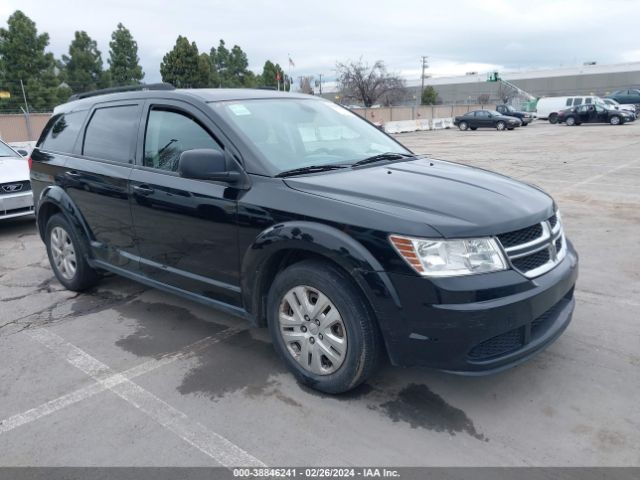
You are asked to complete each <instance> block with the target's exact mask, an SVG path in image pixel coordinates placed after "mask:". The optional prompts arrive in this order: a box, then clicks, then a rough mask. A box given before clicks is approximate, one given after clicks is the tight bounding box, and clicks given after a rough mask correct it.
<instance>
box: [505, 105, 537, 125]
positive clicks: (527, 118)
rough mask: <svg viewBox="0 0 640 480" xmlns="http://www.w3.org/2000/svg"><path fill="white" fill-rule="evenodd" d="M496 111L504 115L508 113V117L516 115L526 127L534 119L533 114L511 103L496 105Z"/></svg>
mask: <svg viewBox="0 0 640 480" xmlns="http://www.w3.org/2000/svg"><path fill="white" fill-rule="evenodd" d="M496 111H497V112H498V113H500V114H502V115H506V116H507V117H516V118H517V119H518V120H520V122H522V126H523V127H526V126H527V125H529V124H530V123H531V122H532V121H533V115H531V114H530V113H528V112H521V111H520V110H516V109H515V108H513V107H512V106H511V105H498V106H497V107H496Z"/></svg>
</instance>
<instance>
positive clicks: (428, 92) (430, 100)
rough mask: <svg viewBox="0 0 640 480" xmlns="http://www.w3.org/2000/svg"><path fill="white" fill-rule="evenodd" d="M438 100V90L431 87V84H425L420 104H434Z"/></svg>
mask: <svg viewBox="0 0 640 480" xmlns="http://www.w3.org/2000/svg"><path fill="white" fill-rule="evenodd" d="M437 101H438V91H437V90H436V89H435V88H433V85H427V86H426V87H425V88H424V90H423V91H422V97H421V102H420V103H422V105H435V104H436V103H437Z"/></svg>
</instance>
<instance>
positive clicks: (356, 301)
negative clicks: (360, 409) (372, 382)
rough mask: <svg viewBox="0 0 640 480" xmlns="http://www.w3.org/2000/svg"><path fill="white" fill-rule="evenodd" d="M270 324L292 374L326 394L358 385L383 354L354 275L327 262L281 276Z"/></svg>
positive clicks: (309, 263) (270, 309)
mask: <svg viewBox="0 0 640 480" xmlns="http://www.w3.org/2000/svg"><path fill="white" fill-rule="evenodd" d="M314 300H315V303H314ZM324 305H327V306H328V308H327V307H324ZM312 317H314V318H312ZM267 321H268V324H269V331H270V333H271V337H272V339H273V345H274V348H275V349H276V351H277V352H278V354H279V355H280V357H281V358H282V360H283V361H284V363H285V364H286V365H287V367H288V368H289V370H290V371H291V372H292V373H293V375H294V376H295V377H296V378H297V380H298V381H299V382H300V383H302V384H304V385H307V386H309V387H311V388H314V389H316V390H320V391H322V392H326V393H331V394H334V393H342V392H346V391H348V390H351V389H353V388H355V387H357V386H358V385H360V384H361V383H362V382H364V381H365V380H366V379H367V378H368V377H369V376H370V375H371V374H372V373H373V372H374V371H375V369H376V367H377V365H378V361H379V358H380V356H381V354H382V352H383V347H382V342H381V337H380V333H379V331H378V327H377V324H376V321H375V319H374V317H373V315H372V313H371V312H370V310H369V308H368V306H367V304H366V301H365V299H364V298H363V296H362V294H361V292H360V291H359V290H358V289H357V287H356V286H355V285H354V283H353V280H352V279H351V278H350V277H349V275H347V274H346V273H344V272H343V271H341V270H340V269H338V268H337V267H335V266H333V265H331V264H328V263H326V262H321V261H317V260H305V261H302V262H300V263H296V264H294V265H291V266H290V267H288V268H287V269H285V270H283V271H282V272H280V273H279V274H278V275H277V276H276V278H275V280H274V282H273V284H272V286H271V289H270V291H269V297H268V303H267ZM323 333H324V335H323ZM343 347H344V350H346V351H342V352H341V351H340V350H342V349H343Z"/></svg>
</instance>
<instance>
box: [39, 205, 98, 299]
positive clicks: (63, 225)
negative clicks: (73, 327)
mask: <svg viewBox="0 0 640 480" xmlns="http://www.w3.org/2000/svg"><path fill="white" fill-rule="evenodd" d="M45 244H46V247H47V255H48V256H49V263H50V264H51V268H52V269H53V273H54V274H55V276H56V278H57V279H58V281H59V282H60V283H61V284H62V285H63V286H64V287H65V288H66V289H67V290H72V291H74V292H80V291H83V290H86V289H87V288H90V287H92V286H94V285H95V284H96V283H97V281H98V279H99V275H98V273H97V272H96V271H95V270H94V269H93V268H91V266H90V265H89V263H88V262H87V253H88V252H87V248H86V242H84V241H83V239H82V238H81V237H80V235H79V234H78V232H77V231H76V229H75V228H74V227H73V226H72V225H71V223H69V221H68V220H67V219H66V218H65V217H64V215H62V214H59V213H57V214H55V215H52V216H51V218H50V219H49V221H48V222H47V228H46V230H45Z"/></svg>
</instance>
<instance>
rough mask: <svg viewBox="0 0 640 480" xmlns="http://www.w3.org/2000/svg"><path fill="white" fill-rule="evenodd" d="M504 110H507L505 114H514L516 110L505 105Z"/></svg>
mask: <svg viewBox="0 0 640 480" xmlns="http://www.w3.org/2000/svg"><path fill="white" fill-rule="evenodd" d="M504 108H505V109H506V110H507V112H515V111H516V109H515V108H513V107H512V106H511V105H506V106H505V107H504Z"/></svg>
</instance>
